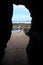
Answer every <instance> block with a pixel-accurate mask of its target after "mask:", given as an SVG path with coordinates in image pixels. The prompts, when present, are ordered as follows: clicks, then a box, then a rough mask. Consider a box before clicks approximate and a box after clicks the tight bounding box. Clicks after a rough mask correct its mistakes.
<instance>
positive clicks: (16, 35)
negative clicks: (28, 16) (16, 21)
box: [3, 31, 29, 65]
mask: <svg viewBox="0 0 43 65" xmlns="http://www.w3.org/2000/svg"><path fill="white" fill-rule="evenodd" d="M28 42H29V37H28V36H27V35H25V33H24V32H23V31H18V32H12V35H11V38H10V40H9V41H8V43H7V48H6V49H5V56H4V58H3V63H4V65H29V64H28V58H27V54H26V46H27V44H28Z"/></svg>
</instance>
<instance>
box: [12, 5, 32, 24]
mask: <svg viewBox="0 0 43 65" xmlns="http://www.w3.org/2000/svg"><path fill="white" fill-rule="evenodd" d="M31 19H32V18H31V16H30V12H29V10H28V9H27V8H26V7H25V6H24V5H18V6H17V5H14V4H13V16H12V22H13V23H15V22H19V23H21V22H26V21H31Z"/></svg>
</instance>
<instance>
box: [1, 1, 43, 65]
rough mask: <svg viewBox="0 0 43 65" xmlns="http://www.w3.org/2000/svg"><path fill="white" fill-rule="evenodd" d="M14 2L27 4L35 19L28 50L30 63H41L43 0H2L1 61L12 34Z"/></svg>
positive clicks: (42, 49) (42, 54) (42, 56)
mask: <svg viewBox="0 0 43 65" xmlns="http://www.w3.org/2000/svg"><path fill="white" fill-rule="evenodd" d="M13 3H15V4H17V5H19V4H22V5H25V7H27V8H28V9H29V10H30V12H31V17H32V18H33V19H32V23H31V28H30V31H29V37H30V41H29V45H28V46H27V48H26V52H27V54H28V56H29V61H30V65H32V64H33V65H35V64H41V63H43V61H42V59H43V53H42V51H43V18H42V15H43V10H42V5H43V2H42V1H37V0H18V1H17V0H9V1H7V0H1V1H0V8H1V9H0V63H1V60H2V58H3V56H4V49H5V48H6V46H7V42H8V40H9V39H10V36H11V30H12V22H11V17H12V10H13V5H12V4H13Z"/></svg>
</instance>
